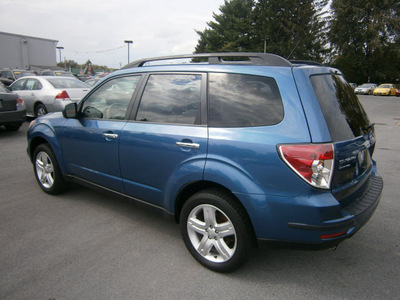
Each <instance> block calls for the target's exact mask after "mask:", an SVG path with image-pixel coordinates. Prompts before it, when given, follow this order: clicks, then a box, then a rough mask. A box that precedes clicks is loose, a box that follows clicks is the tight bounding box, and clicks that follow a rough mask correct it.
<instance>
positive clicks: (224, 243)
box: [180, 190, 253, 272]
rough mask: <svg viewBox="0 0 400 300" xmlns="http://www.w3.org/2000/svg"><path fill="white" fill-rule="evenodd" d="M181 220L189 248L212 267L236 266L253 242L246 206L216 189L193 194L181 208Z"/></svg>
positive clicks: (218, 270)
mask: <svg viewBox="0 0 400 300" xmlns="http://www.w3.org/2000/svg"><path fill="white" fill-rule="evenodd" d="M180 224H181V233H182V237H183V240H184V242H185V245H186V247H187V248H188V250H189V252H190V253H191V254H192V256H193V257H194V258H195V259H196V260H197V261H198V262H199V263H201V264H202V265H204V266H205V267H207V268H209V269H211V270H213V271H217V272H230V271H233V270H235V269H237V268H238V267H240V266H241V265H242V264H243V263H244V261H245V260H246V258H247V257H248V255H249V252H250V250H251V247H252V245H253V234H252V230H251V227H250V222H249V221H248V217H247V215H246V213H245V212H244V210H243V208H242V207H241V206H240V205H239V204H238V203H237V202H236V201H235V200H234V199H232V197H231V196H229V195H228V194H225V193H221V192H219V191H217V190H206V191H202V192H199V193H197V194H195V195H193V196H191V197H190V198H189V199H188V200H187V201H186V203H185V204H184V206H183V208H182V212H181V217H180Z"/></svg>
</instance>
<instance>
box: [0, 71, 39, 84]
mask: <svg viewBox="0 0 400 300" xmlns="http://www.w3.org/2000/svg"><path fill="white" fill-rule="evenodd" d="M35 75H36V74H35V73H34V72H32V71H26V70H17V69H16V70H3V71H1V72H0V81H1V82H2V83H4V85H6V86H9V85H10V84H11V83H13V82H14V81H15V80H17V79H18V78H21V77H24V76H35Z"/></svg>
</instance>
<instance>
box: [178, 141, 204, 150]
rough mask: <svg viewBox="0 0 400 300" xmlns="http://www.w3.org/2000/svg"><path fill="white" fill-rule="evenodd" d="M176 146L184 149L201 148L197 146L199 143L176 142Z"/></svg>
mask: <svg viewBox="0 0 400 300" xmlns="http://www.w3.org/2000/svg"><path fill="white" fill-rule="evenodd" d="M176 145H177V146H178V147H182V148H190V149H199V148H200V144H197V143H184V142H176Z"/></svg>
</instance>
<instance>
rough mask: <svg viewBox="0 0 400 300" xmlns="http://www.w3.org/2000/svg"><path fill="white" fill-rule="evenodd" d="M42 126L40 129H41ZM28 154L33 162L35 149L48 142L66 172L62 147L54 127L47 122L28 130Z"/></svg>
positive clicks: (62, 169)
mask: <svg viewBox="0 0 400 300" xmlns="http://www.w3.org/2000/svg"><path fill="white" fill-rule="evenodd" d="M39 128H40V129H39ZM28 141H29V142H28V149H27V150H28V155H29V158H30V160H31V161H32V162H33V153H34V152H35V149H36V148H37V147H38V146H39V145H42V144H48V145H49V146H50V148H51V150H52V151H53V153H54V156H55V158H56V160H57V163H58V165H59V167H60V170H61V172H62V173H63V174H64V173H65V167H64V161H63V159H62V155H61V147H60V144H59V141H58V139H57V138H56V135H55V133H54V131H53V130H52V128H50V127H49V126H48V125H46V124H38V125H36V126H35V128H34V129H33V130H32V131H28Z"/></svg>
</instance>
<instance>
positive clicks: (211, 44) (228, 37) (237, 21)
mask: <svg viewBox="0 0 400 300" xmlns="http://www.w3.org/2000/svg"><path fill="white" fill-rule="evenodd" d="M253 8H254V1H253V0H231V1H228V0H225V4H224V5H222V6H221V7H220V11H221V14H215V13H214V14H213V17H214V19H215V21H211V22H208V23H207V25H208V26H209V27H210V28H206V29H205V30H204V31H196V32H197V34H198V35H199V36H200V39H199V41H198V44H197V46H196V48H195V53H204V52H240V51H243V52H245V51H252V48H253V47H252V46H253V45H252V39H253V36H254V32H253V30H254V29H253Z"/></svg>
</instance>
